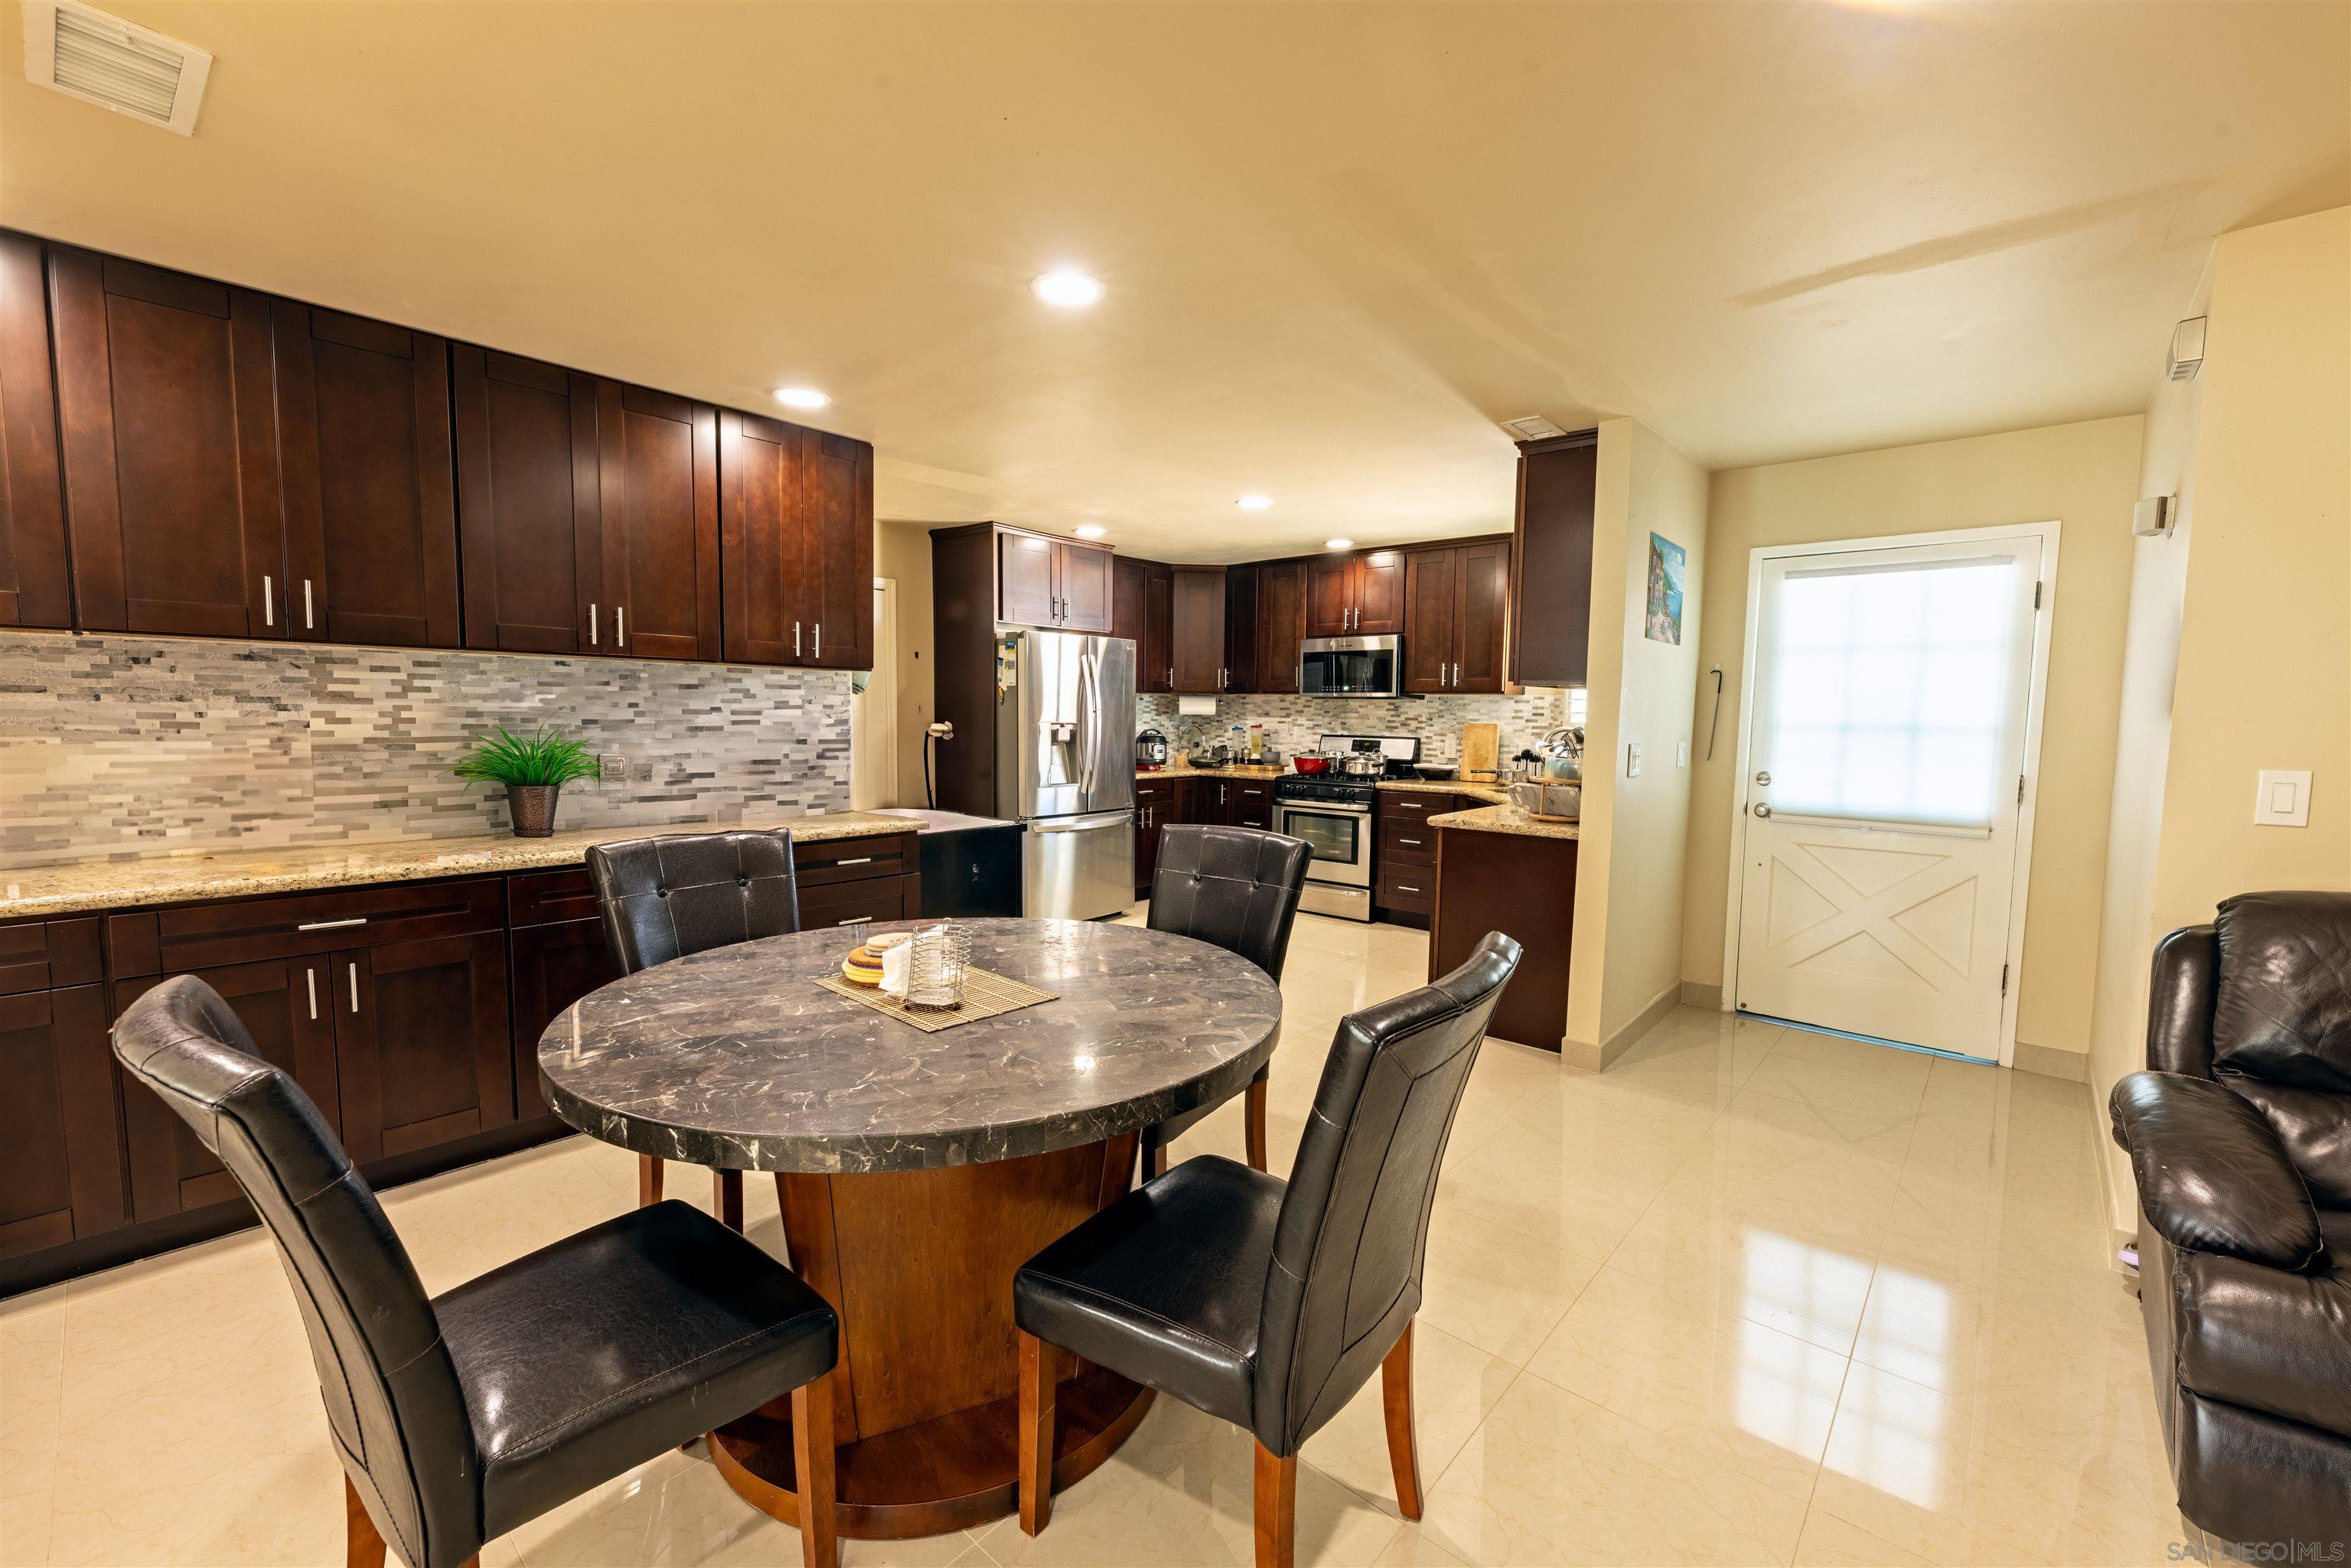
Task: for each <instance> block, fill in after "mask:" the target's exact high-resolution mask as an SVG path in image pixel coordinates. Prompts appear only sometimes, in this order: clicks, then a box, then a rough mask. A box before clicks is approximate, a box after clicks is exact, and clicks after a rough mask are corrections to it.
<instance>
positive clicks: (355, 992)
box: [351, 964, 360, 1012]
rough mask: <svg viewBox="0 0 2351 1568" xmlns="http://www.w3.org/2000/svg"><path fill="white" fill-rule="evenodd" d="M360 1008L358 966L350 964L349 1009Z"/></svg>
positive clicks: (354, 1010) (355, 1009) (356, 1009)
mask: <svg viewBox="0 0 2351 1568" xmlns="http://www.w3.org/2000/svg"><path fill="white" fill-rule="evenodd" d="M359 1010H360V967H359V966H358V965H357V964H353V965H352V966H351V1011H353V1012H357V1011H359Z"/></svg>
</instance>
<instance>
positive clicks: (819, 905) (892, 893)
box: [800, 876, 906, 931]
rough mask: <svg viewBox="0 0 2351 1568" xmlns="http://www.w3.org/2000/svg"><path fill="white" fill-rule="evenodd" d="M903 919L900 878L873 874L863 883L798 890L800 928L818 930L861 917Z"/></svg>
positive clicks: (904, 886) (902, 891) (844, 883)
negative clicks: (872, 876)
mask: <svg viewBox="0 0 2351 1568" xmlns="http://www.w3.org/2000/svg"><path fill="white" fill-rule="evenodd" d="M905 918H906V883H905V879H904V878H903V877H894V876H893V877H875V878H873V879H872V880H871V881H867V882H838V883H828V884H822V885H820V886H817V887H813V888H810V887H803V888H801V889H800V929H801V930H803V931H820V930H823V929H824V928H825V927H827V926H831V925H851V924H853V923H855V922H857V921H861V920H904V919H905Z"/></svg>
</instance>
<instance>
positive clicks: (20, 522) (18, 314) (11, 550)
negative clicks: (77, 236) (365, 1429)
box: [0, 233, 73, 1245]
mask: <svg viewBox="0 0 2351 1568" xmlns="http://www.w3.org/2000/svg"><path fill="white" fill-rule="evenodd" d="M72 624H73V593H72V577H71V573H70V572H69V571H68V569H67V566H66V507H65V481H64V478H63V477H62V476H61V475H60V474H59V472H58V468H57V382H56V380H55V377H54V376H53V374H52V371H51V364H50V360H49V303H48V290H47V286H46V284H45V283H44V280H43V278H42V276H41V242H40V241H38V240H37V239H34V238H32V237H31V236H29V235H20V234H7V233H0V626H59V627H62V626H70V625H72ZM0 1234H5V1222H0ZM0 1245H5V1242H0Z"/></svg>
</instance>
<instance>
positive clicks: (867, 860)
mask: <svg viewBox="0 0 2351 1568" xmlns="http://www.w3.org/2000/svg"><path fill="white" fill-rule="evenodd" d="M832 863H833V864H835V865H872V863H873V857H872V855H859V856H858V857H857V858H856V859H855V860H851V861H835V862H832Z"/></svg>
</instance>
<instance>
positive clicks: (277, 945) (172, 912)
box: [155, 876, 507, 971]
mask: <svg viewBox="0 0 2351 1568" xmlns="http://www.w3.org/2000/svg"><path fill="white" fill-rule="evenodd" d="M506 913H507V912H506V886H505V883H504V880H503V879H502V878H499V877H495V876H484V877H469V878H467V879H466V880H465V881H463V882H413V883H391V884H389V885H387V886H383V887H370V888H360V889H354V890H352V891H350V892H341V891H337V892H333V893H305V894H292V895H290V896H287V897H283V898H251V899H241V900H239V901H237V902H235V903H234V904H195V905H192V906H190V907H187V908H183V909H166V910H163V911H162V912H160V913H159V914H158V915H156V916H155V925H156V935H157V937H158V942H157V952H158V955H159V956H160V959H161V962H162V967H163V969H164V970H166V971H172V970H179V969H201V968H204V967H207V966H210V965H214V964H247V963H256V962H259V961H261V960H264V959H269V958H296V957H301V956H305V955H307V954H311V953H327V952H332V951H334V950H336V949H338V948H346V947H376V946H382V945H383V944H385V943H388V942H413V941H418V940H421V939H423V938H425V937H430V936H472V935H474V934H475V933H478V932H485V931H497V930H501V929H503V928H504V927H505V925H506Z"/></svg>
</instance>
